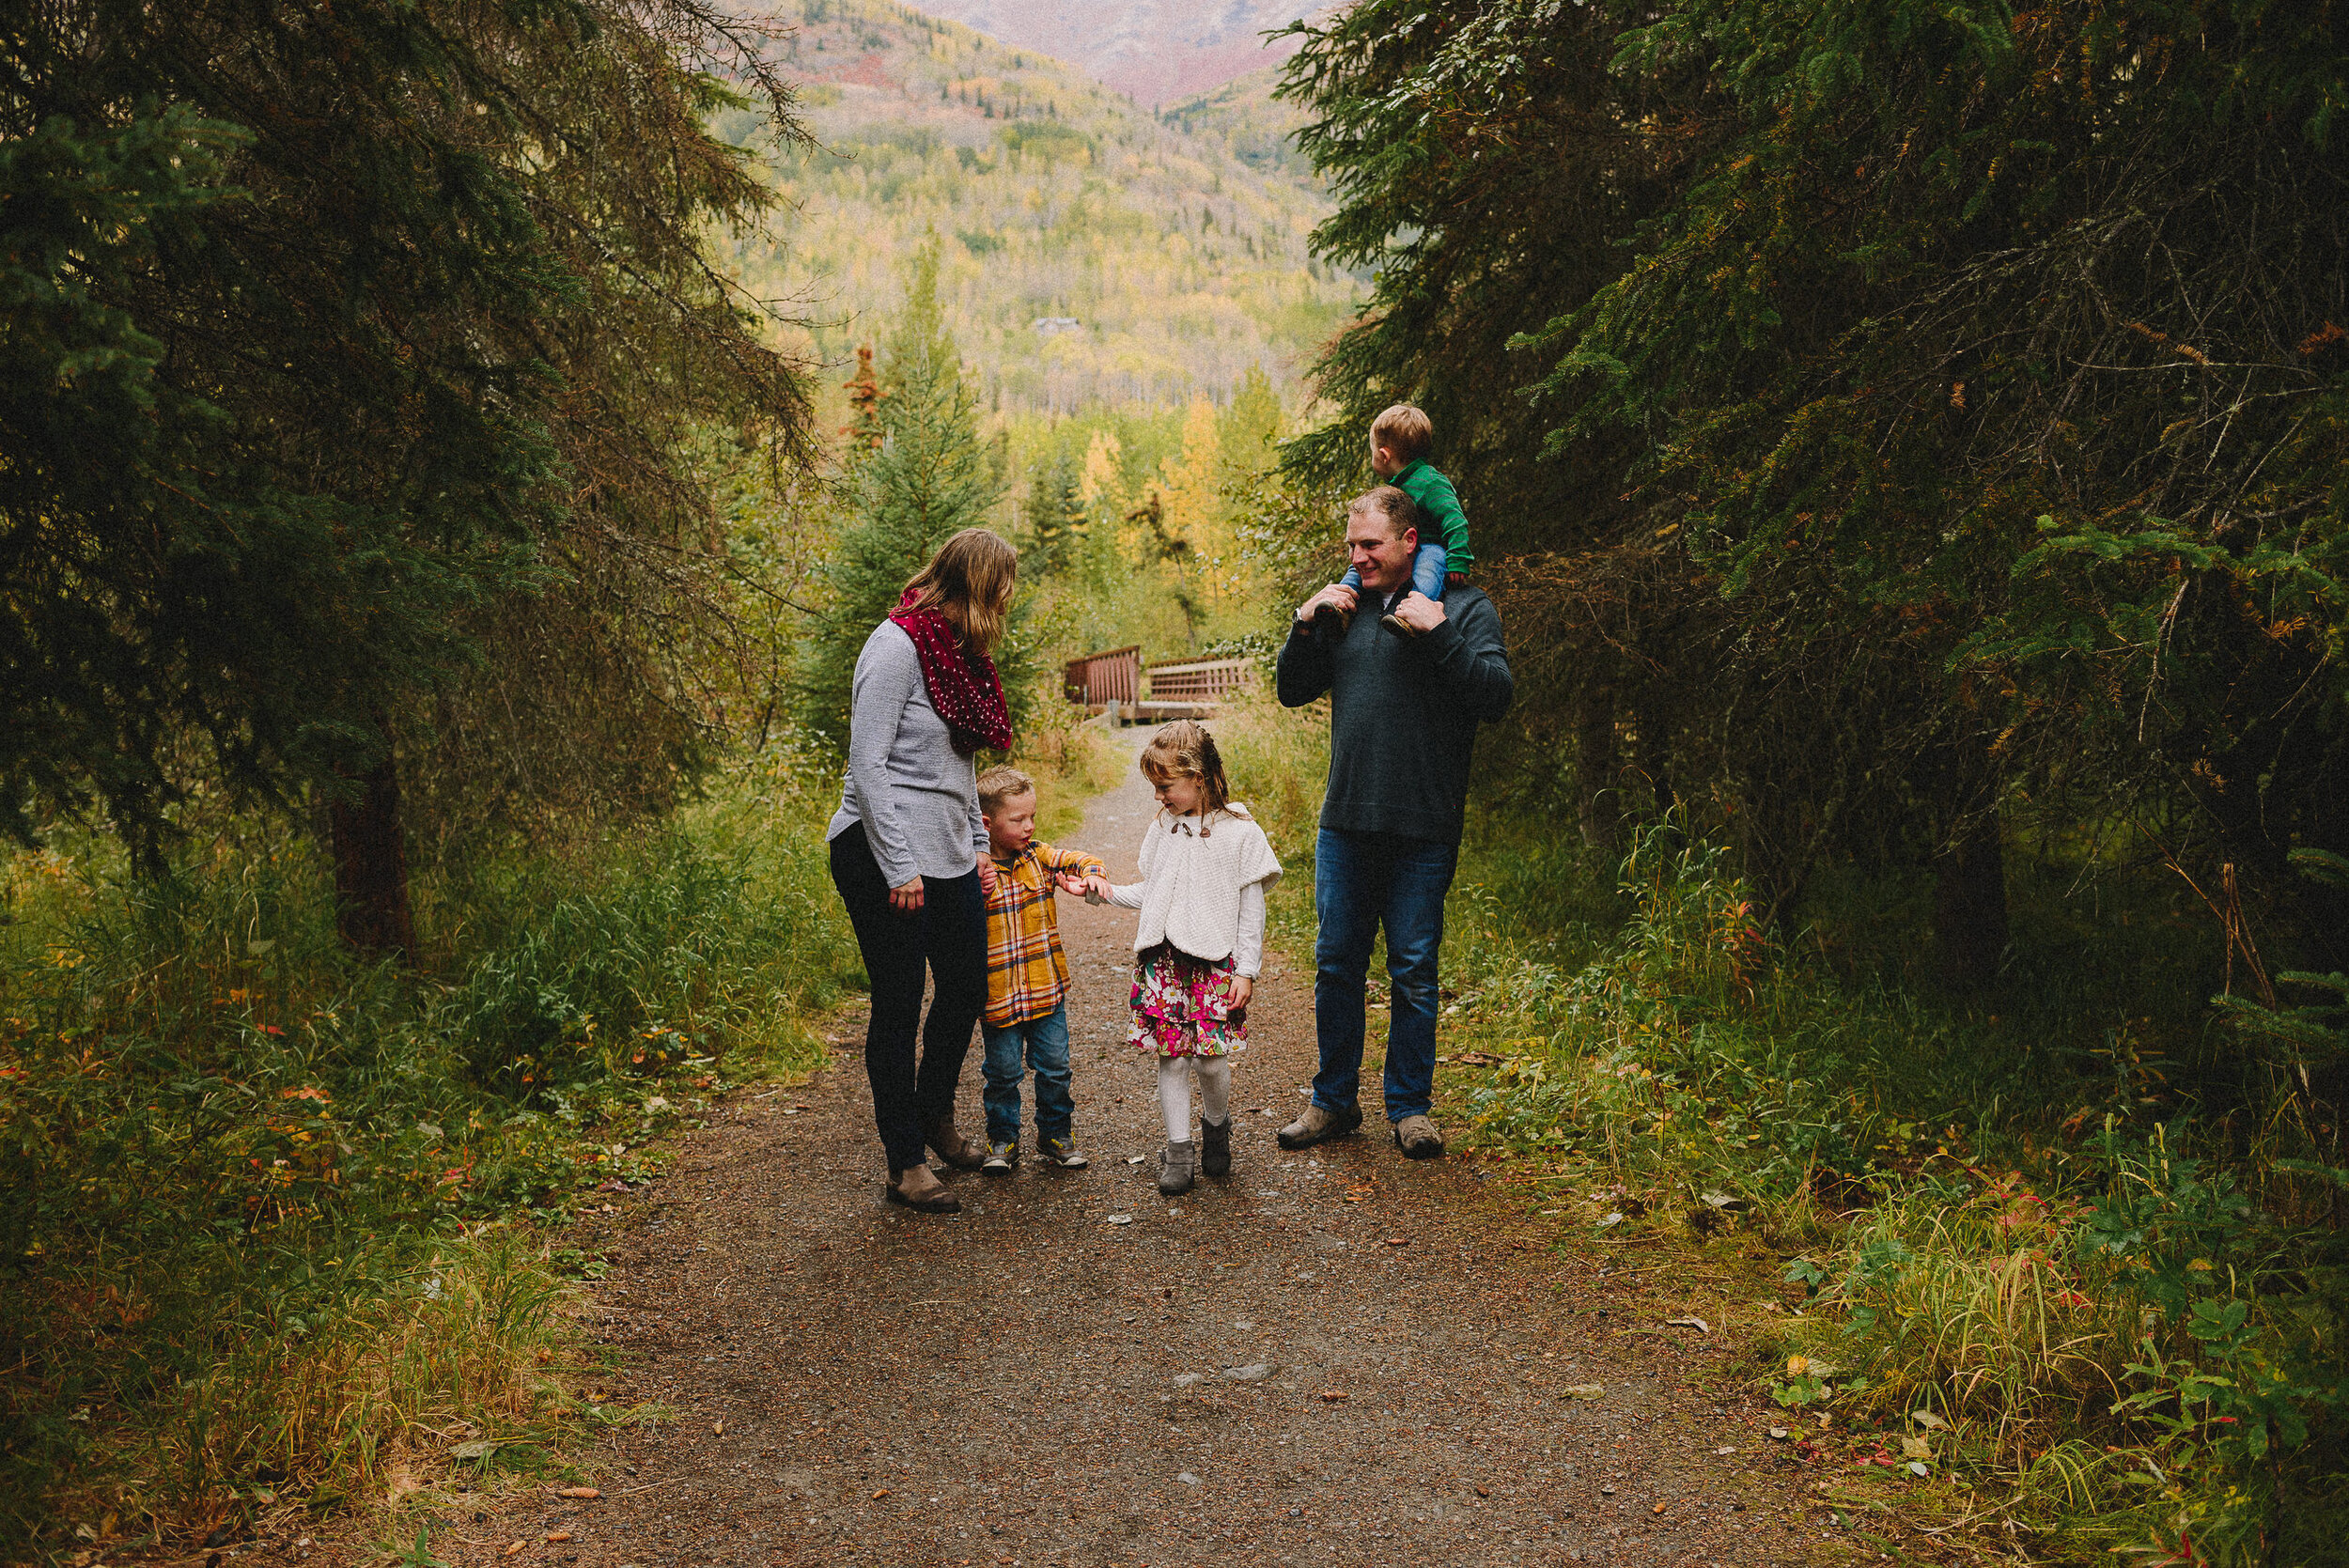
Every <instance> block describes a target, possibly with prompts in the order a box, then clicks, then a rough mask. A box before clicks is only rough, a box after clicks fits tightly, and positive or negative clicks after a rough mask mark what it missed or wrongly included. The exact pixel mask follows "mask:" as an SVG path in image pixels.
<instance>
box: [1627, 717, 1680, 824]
mask: <svg viewBox="0 0 2349 1568" xmlns="http://www.w3.org/2000/svg"><path fill="white" fill-rule="evenodd" d="M1632 722H1634V723H1635V724H1637V725H1638V726H1639V728H1640V737H1639V738H1640V771H1641V772H1642V773H1644V774H1646V775H1647V792H1648V798H1649V799H1650V800H1652V801H1653V802H1654V803H1655V809H1656V815H1657V817H1659V818H1661V817H1665V816H1669V815H1672V808H1673V807H1675V806H1677V805H1679V804H1680V797H1679V796H1678V795H1676V794H1674V793H1673V791H1672V722H1671V721H1670V720H1669V719H1667V718H1666V717H1665V716H1664V705H1663V702H1662V701H1661V699H1660V698H1659V697H1658V696H1657V693H1655V692H1654V691H1649V692H1647V693H1645V694H1643V695H1642V696H1641V698H1640V701H1639V703H1638V705H1637V706H1636V707H1635V708H1634V709H1633V711H1632Z"/></svg>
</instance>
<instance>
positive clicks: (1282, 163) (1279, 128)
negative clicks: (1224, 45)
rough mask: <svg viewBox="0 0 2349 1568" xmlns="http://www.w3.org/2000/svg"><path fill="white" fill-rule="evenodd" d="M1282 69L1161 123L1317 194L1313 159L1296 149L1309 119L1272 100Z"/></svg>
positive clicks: (1169, 114) (1229, 87) (1196, 101)
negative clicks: (1209, 141)
mask: <svg viewBox="0 0 2349 1568" xmlns="http://www.w3.org/2000/svg"><path fill="white" fill-rule="evenodd" d="M1280 80H1281V68H1280V67H1279V66H1277V65H1272V66H1266V67H1264V68H1263V69H1262V70H1254V71H1251V72H1250V73H1249V74H1247V75H1246V76H1241V77H1237V78H1235V79H1234V80H1232V81H1229V82H1226V83H1224V84H1223V85H1221V86H1218V87H1215V88H1212V89H1210V90H1208V91H1206V92H1203V93H1200V94H1199V95H1197V96H1196V97H1193V98H1187V99H1185V100H1183V101H1181V102H1179V103H1175V104H1172V105H1170V106H1169V107H1167V108H1166V109H1164V110H1162V111H1160V113H1159V123H1160V124H1162V125H1168V126H1172V127H1174V128H1175V130H1177V131H1181V132H1184V133H1185V134H1187V135H1191V136H1206V137H1211V138H1213V139H1215V140H1218V141H1221V143H1222V144H1223V145H1224V147H1226V148H1228V149H1229V150H1230V152H1231V154H1232V156H1233V157H1235V158H1237V159H1238V160H1239V161H1240V162H1241V163H1245V164H1247V165H1248V166H1249V167H1250V168H1252V169H1254V170H1256V171H1258V172H1259V173H1262V174H1268V175H1270V174H1281V175H1285V176H1287V177H1288V178H1289V179H1294V180H1297V181H1298V182H1299V183H1300V184H1302V185H1303V186H1305V187H1306V188H1307V189H1308V190H1310V191H1312V192H1314V193H1315V194H1316V195H1318V194H1319V193H1320V190H1321V185H1320V182H1319V180H1317V179H1315V176H1314V166H1313V162H1312V160H1310V159H1308V158H1307V157H1306V156H1305V155H1304V154H1303V153H1302V152H1299V150H1298V148H1297V132H1298V130H1299V128H1300V127H1301V126H1303V125H1304V123H1305V116H1304V114H1303V113H1302V112H1301V111H1300V110H1299V109H1298V108H1297V107H1296V105H1294V104H1291V103H1285V102H1283V101H1281V100H1279V99H1276V98H1274V97H1273V96H1272V89H1273V88H1274V87H1275V86H1277V85H1279V84H1280Z"/></svg>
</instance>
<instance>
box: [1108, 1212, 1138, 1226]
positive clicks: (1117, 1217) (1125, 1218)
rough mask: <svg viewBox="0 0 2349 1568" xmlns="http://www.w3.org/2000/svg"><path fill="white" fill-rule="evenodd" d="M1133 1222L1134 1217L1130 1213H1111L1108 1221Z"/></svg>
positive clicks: (1122, 1223)
mask: <svg viewBox="0 0 2349 1568" xmlns="http://www.w3.org/2000/svg"><path fill="white" fill-rule="evenodd" d="M1133 1222H1134V1217H1133V1216H1132V1215H1130V1214H1112V1215H1111V1216H1110V1223H1111V1224H1112V1225H1130V1224H1132V1223H1133Z"/></svg>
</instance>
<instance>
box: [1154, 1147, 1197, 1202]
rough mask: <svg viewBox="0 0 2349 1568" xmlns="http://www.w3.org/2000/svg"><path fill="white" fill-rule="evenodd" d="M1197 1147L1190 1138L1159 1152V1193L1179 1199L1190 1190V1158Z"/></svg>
mask: <svg viewBox="0 0 2349 1568" xmlns="http://www.w3.org/2000/svg"><path fill="white" fill-rule="evenodd" d="M1194 1147H1195V1145H1194V1144H1192V1142H1191V1141H1190V1139H1188V1138H1186V1139H1184V1140H1183V1141H1181V1142H1180V1143H1169V1144H1168V1145H1167V1146H1166V1147H1165V1148H1163V1149H1160V1150H1159V1195H1160V1196H1161V1197H1166V1198H1179V1197H1181V1196H1182V1195H1183V1194H1184V1193H1186V1192H1189V1191H1190V1157H1191V1151H1192V1149H1193V1148H1194Z"/></svg>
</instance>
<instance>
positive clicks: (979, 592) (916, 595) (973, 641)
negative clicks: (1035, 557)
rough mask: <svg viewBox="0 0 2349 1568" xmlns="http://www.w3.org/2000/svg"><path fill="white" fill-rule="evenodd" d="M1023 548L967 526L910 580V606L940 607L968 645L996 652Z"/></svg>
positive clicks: (911, 608)
mask: <svg viewBox="0 0 2349 1568" xmlns="http://www.w3.org/2000/svg"><path fill="white" fill-rule="evenodd" d="M1018 577H1019V551H1016V550H1014V549H1012V548H1011V546H1010V545H1009V544H1008V543H1006V542H1005V541H1004V540H1003V536H1001V535H998V534H994V533H991V532H990V531H988V530H987V529H985V528H966V529H964V530H963V531H962V532H961V533H959V534H957V535H956V536H954V537H953V538H951V539H948V540H947V541H946V542H945V543H944V544H942V545H940V546H939V547H938V553H937V554H935V555H933V556H931V557H930V564H929V565H928V566H926V567H923V568H922V569H921V570H920V571H918V572H915V573H914V574H913V577H912V579H911V580H910V582H907V583H906V592H907V593H908V594H909V595H910V596H911V598H910V600H909V601H908V603H907V604H906V606H905V607H906V608H907V609H909V610H935V611H937V612H938V613H940V614H941V615H943V616H944V617H945V618H946V624H947V625H948V626H951V627H953V628H954V629H955V636H956V638H957V640H958V641H959V642H960V643H961V644H962V645H963V646H964V647H965V648H967V649H969V650H971V651H972V652H974V653H983V654H988V655H990V656H991V655H993V653H994V652H995V644H996V643H997V642H998V641H1000V640H1001V639H1002V637H1003V623H1004V620H1005V618H1006V617H1005V612H1006V611H1007V610H1008V609H1010V607H1011V587H1012V583H1013V582H1014V581H1016V580H1017V579H1018Z"/></svg>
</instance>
